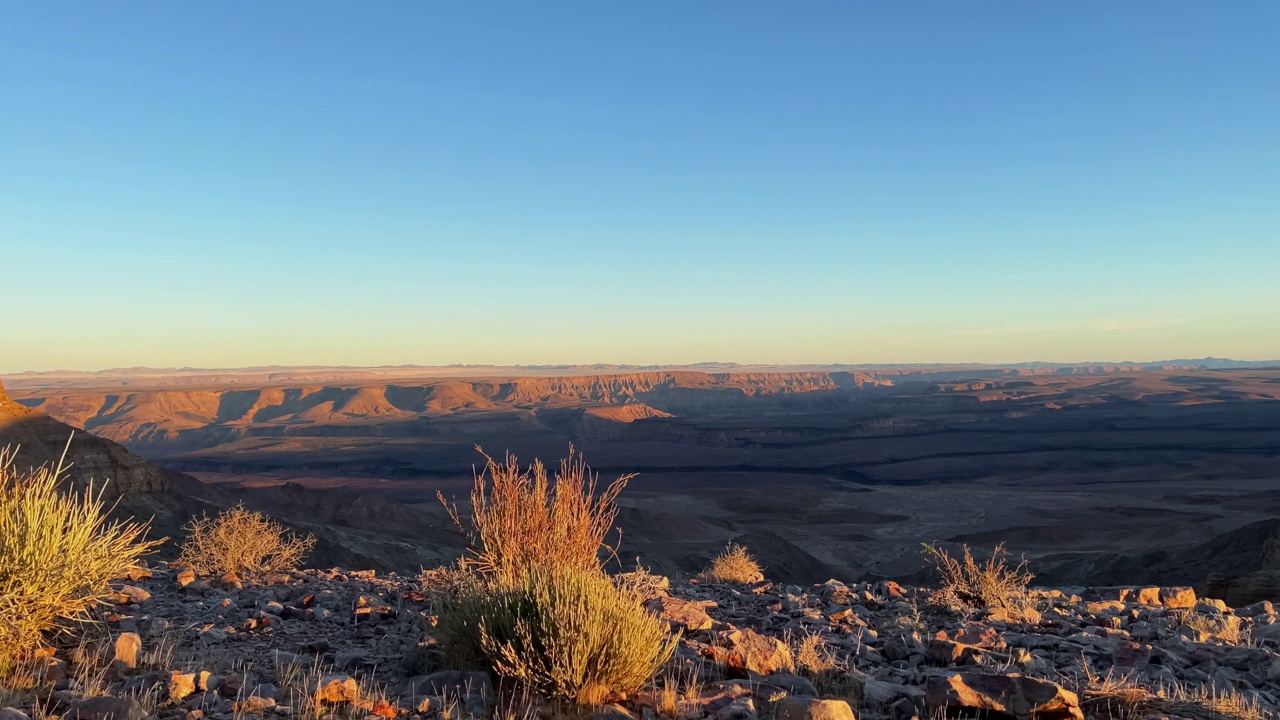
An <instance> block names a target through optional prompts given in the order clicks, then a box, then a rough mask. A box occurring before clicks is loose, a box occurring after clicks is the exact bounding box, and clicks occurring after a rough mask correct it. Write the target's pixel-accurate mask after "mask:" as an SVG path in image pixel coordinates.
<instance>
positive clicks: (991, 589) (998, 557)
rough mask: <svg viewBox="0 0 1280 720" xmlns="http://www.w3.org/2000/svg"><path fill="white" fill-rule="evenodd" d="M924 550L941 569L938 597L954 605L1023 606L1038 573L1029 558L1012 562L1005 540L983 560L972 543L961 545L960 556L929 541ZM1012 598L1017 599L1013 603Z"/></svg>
mask: <svg viewBox="0 0 1280 720" xmlns="http://www.w3.org/2000/svg"><path fill="white" fill-rule="evenodd" d="M924 553H925V555H926V556H927V557H928V558H929V560H931V561H932V562H933V566H934V569H935V570H937V572H938V581H939V584H938V590H937V591H936V592H935V593H934V600H936V601H937V602H939V603H941V604H943V605H947V606H949V607H952V608H968V609H975V610H980V609H984V608H989V607H996V606H998V607H1003V608H1010V607H1014V606H1019V607H1020V606H1021V605H1022V604H1023V603H1022V602H1021V601H1022V599H1024V598H1025V596H1026V593H1027V586H1028V585H1029V584H1030V583H1031V579H1032V577H1034V576H1033V575H1032V574H1031V573H1030V572H1029V571H1028V570H1027V561H1026V560H1025V559H1023V560H1021V561H1020V562H1018V564H1016V565H1014V564H1011V563H1010V562H1009V560H1008V553H1007V552H1005V549H1004V543H1001V544H999V545H996V547H995V549H994V550H992V551H991V557H990V558H988V559H987V561H986V562H982V563H980V562H978V561H977V560H974V559H973V554H972V553H971V552H969V546H968V545H962V546H961V556H960V557H958V558H957V557H952V556H951V555H950V554H949V553H948V552H947V551H946V550H944V549H942V548H940V547H938V546H936V545H927V544H926V545H925V546H924ZM1011 598H1014V599H1015V600H1014V601H1013V602H1014V605H1013V606H1011V605H1010V601H1011ZM1015 609H1016V607H1015Z"/></svg>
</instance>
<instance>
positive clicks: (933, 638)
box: [0, 566, 1280, 720]
mask: <svg viewBox="0 0 1280 720" xmlns="http://www.w3.org/2000/svg"><path fill="white" fill-rule="evenodd" d="M645 579H646V580H648V582H646V583H645V585H646V586H647V588H648V594H649V598H648V600H647V601H646V603H647V605H648V606H649V607H650V608H651V609H652V610H653V611H654V612H657V613H659V614H660V615H661V616H662V617H663V618H664V619H665V620H667V621H668V622H669V623H671V625H672V626H673V627H675V628H678V629H680V630H681V631H683V637H682V639H681V641H680V646H679V648H678V650H677V653H676V656H675V657H674V658H673V660H672V661H671V663H670V664H669V667H668V668H667V670H665V671H664V672H663V673H662V674H661V675H660V676H659V677H658V678H657V679H656V680H655V681H654V683H653V686H652V687H651V688H650V689H648V690H645V691H643V692H640V693H638V694H636V695H635V696H632V697H628V698H619V699H618V702H617V704H615V705H610V706H606V707H603V708H596V709H593V710H591V711H590V712H591V713H592V714H594V715H596V716H597V717H598V718H600V719H601V720H603V718H610V719H611V720H626V718H640V719H643V720H656V719H657V718H660V717H666V718H673V719H677V720H704V719H709V718H714V720H753V719H755V718H769V719H771V720H851V719H852V718H853V717H854V716H855V715H857V716H861V717H864V718H885V719H887V720H908V719H909V718H936V717H943V716H953V717H954V716H964V717H977V716H983V717H988V718H1001V717H1016V718H1032V717H1035V718H1041V719H1049V720H1052V719H1055V718H1081V717H1089V718H1094V717H1097V718H1126V719H1128V718H1132V719H1133V720H1138V719H1139V718H1144V717H1162V718H1164V717H1167V718H1179V717H1182V718H1249V719H1255V718H1256V719H1260V718H1269V717H1277V716H1278V715H1277V711H1278V709H1280V654H1278V652H1277V651H1278V650H1280V618H1277V615H1276V613H1275V609H1274V608H1273V607H1272V605H1271V604H1270V603H1269V602H1260V603H1257V604H1254V605H1250V606H1248V607H1242V608H1235V609H1232V608H1228V607H1226V606H1225V605H1224V604H1223V603H1222V602H1220V601H1216V600H1211V599H1201V598H1197V597H1196V596H1195V593H1194V592H1193V591H1192V590H1191V589H1190V588H1157V587H1146V588H1141V587H1139V588H1088V589H1086V588H1061V589H1041V590H1033V591H1031V592H1030V593H1029V594H1028V597H1027V600H1028V601H1029V602H1028V604H1027V605H1025V606H1020V607H1018V608H1017V609H1016V610H1009V609H1004V608H994V609H988V610H985V611H972V612H958V611H955V610H951V609H948V608H940V607H937V606H934V605H932V604H930V602H929V600H928V594H927V592H926V591H924V590H919V589H912V588H904V587H901V586H899V585H897V584H895V583H892V582H881V583H876V584H860V585H845V584H842V583H840V582H836V581H829V582H827V583H824V584H821V585H816V586H810V587H797V586H782V585H775V584H772V583H769V582H767V581H765V582H760V583H755V584H745V585H732V584H703V583H696V582H687V583H680V584H677V585H669V584H668V583H667V582H666V579H665V578H661V577H658V576H648V577H647V578H645ZM424 582H425V583H427V584H428V585H429V584H430V582H431V581H430V580H429V577H428V578H427V579H420V578H416V577H415V578H409V577H396V576H394V575H390V576H378V575H375V574H374V573H372V572H343V571H340V570H332V571H323V570H305V571H295V572H290V573H282V574H279V575H276V576H272V577H267V578H264V579H263V580H262V581H261V582H255V583H249V582H244V581H241V580H240V579H238V578H236V577H234V576H226V577H221V578H198V577H195V576H194V575H192V574H191V573H190V572H189V571H181V572H180V571H177V570H174V569H169V568H167V567H163V566H161V567H157V568H154V569H152V570H151V571H150V572H149V573H140V574H139V576H137V577H134V578H131V579H129V580H127V581H125V582H122V583H120V584H119V585H117V593H116V596H115V597H114V598H113V599H114V601H115V602H116V604H115V605H114V606H112V607H110V608H109V609H108V611H107V612H106V613H105V614H104V617H103V620H104V622H103V623H102V624H100V625H98V626H95V627H91V628H88V629H87V630H86V631H85V632H84V633H82V634H81V635H80V636H78V637H77V638H75V639H74V640H68V641H66V642H64V643H63V644H62V646H60V647H57V648H49V649H48V650H47V651H46V652H45V653H44V655H43V656H42V658H41V659H40V660H39V662H38V663H37V665H36V667H34V668H32V671H31V673H32V678H31V680H32V682H30V683H28V684H29V685H31V687H30V688H29V689H23V688H9V689H0V708H3V709H0V720H24V718H35V719H36V720H39V719H40V718H52V717H62V718H79V719H81V720H145V719H146V718H152V717H154V718H162V719H170V720H177V719H179V718H181V719H182V720H242V719H243V718H246V717H248V716H255V717H266V718H272V717H277V718H301V719H304V720H323V719H326V718H361V719H362V720H376V719H377V718H387V719H390V718H396V717H403V718H406V720H413V719H416V718H422V719H425V718H446V719H449V720H452V719H453V718H460V717H470V716H476V717H480V716H489V717H500V718H504V719H505V718H522V719H529V720H531V719H532V718H533V717H535V716H540V715H553V716H555V715H561V714H565V713H567V712H568V711H567V710H566V709H565V708H555V707H551V706H547V705H538V704H537V703H533V702H529V701H528V699H527V698H522V697H521V696H520V695H519V694H518V693H512V692H506V691H504V689H503V688H502V687H500V686H499V685H497V684H495V683H494V682H493V681H491V680H490V678H489V677H487V676H486V675H485V674H483V673H479V672H462V671H455V670H448V669H445V668H444V667H443V657H442V654H441V652H440V651H439V648H438V647H437V646H436V644H435V641H434V639H433V638H432V628H433V625H434V618H433V615H432V611H431V607H430V602H429V600H428V598H429V596H430V587H424Z"/></svg>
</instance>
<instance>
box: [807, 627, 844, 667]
mask: <svg viewBox="0 0 1280 720" xmlns="http://www.w3.org/2000/svg"><path fill="white" fill-rule="evenodd" d="M796 663H797V664H799V665H800V667H801V669H802V670H804V671H807V672H809V673H815V674H816V673H821V672H826V671H828V670H834V669H836V668H837V667H838V666H839V664H838V663H837V662H836V659H835V656H834V655H833V654H832V653H831V651H830V650H829V649H828V648H827V643H826V641H825V640H823V639H822V636H821V635H818V634H817V633H810V634H808V635H805V636H804V637H803V638H801V640H800V644H799V645H797V646H796Z"/></svg>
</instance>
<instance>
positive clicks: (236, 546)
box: [178, 504, 316, 575]
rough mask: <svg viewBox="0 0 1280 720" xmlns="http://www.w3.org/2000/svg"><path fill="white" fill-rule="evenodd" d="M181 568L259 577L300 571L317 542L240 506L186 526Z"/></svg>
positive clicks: (198, 519)
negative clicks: (287, 571) (298, 568)
mask: <svg viewBox="0 0 1280 720" xmlns="http://www.w3.org/2000/svg"><path fill="white" fill-rule="evenodd" d="M185 529H186V530H187V539H186V540H185V541H183V543H182V552H181V554H180V555H179V557H178V564H179V565H180V566H182V567H186V568H190V569H192V570H194V571H196V572H199V573H214V572H217V573H227V572H231V573H237V574H241V575H257V574H262V573H271V572H280V571H282V570H290V569H293V568H297V567H298V566H300V565H301V564H302V561H303V559H304V558H305V557H306V555H307V553H308V552H310V550H311V548H312V547H314V546H315V543H316V540H315V538H314V537H313V536H311V535H309V534H297V533H293V532H289V531H287V530H285V529H284V526H283V525H281V524H280V523H278V522H276V521H275V520H272V519H271V518H269V517H267V516H266V515H263V514H262V513H260V512H256V511H252V510H249V509H247V508H245V506H244V505H242V504H238V505H236V506H235V507H232V508H228V509H227V510H224V511H222V512H221V513H219V514H218V516H217V517H209V516H208V515H202V516H200V517H198V518H194V519H192V521H191V522H190V523H189V524H188V525H187V526H186V528H185Z"/></svg>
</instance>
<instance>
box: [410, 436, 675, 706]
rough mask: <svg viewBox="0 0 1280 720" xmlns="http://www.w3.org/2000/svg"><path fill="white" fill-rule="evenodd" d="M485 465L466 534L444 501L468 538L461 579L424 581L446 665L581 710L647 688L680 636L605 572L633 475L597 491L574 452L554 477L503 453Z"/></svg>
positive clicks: (448, 576) (632, 585)
mask: <svg viewBox="0 0 1280 720" xmlns="http://www.w3.org/2000/svg"><path fill="white" fill-rule="evenodd" d="M485 459H486V460H487V464H486V465H485V469H484V471H483V472H480V473H477V474H476V476H475V486H474V488H473V489H472V493H471V503H472V515H471V518H470V527H468V526H467V525H465V524H464V523H463V521H462V518H461V516H460V514H459V512H458V510H457V508H456V507H455V506H450V505H449V504H448V503H445V507H446V508H448V509H449V512H450V515H451V516H452V518H453V520H454V522H455V523H456V524H457V526H458V528H459V530H461V531H462V533H463V534H464V535H465V536H466V537H467V538H468V544H469V548H468V556H467V557H466V558H464V560H463V562H462V566H463V568H464V569H465V570H467V571H468V572H464V573H460V574H459V573H456V572H446V573H444V574H443V575H441V576H440V577H437V578H433V579H435V580H437V582H434V583H430V584H428V585H427V587H428V588H429V589H430V592H431V593H432V600H433V603H435V605H436V607H437V609H438V611H439V619H438V626H437V631H438V633H439V634H440V636H441V639H442V641H443V644H444V646H445V650H446V656H447V659H448V660H449V661H451V663H452V664H454V665H455V666H461V667H468V666H470V667H475V666H482V667H487V668H488V669H489V670H491V671H492V672H494V673H495V674H497V675H498V676H500V677H503V678H506V679H509V680H512V681H515V682H516V683H518V684H519V685H521V686H523V687H524V688H525V689H526V690H527V691H531V692H537V693H540V694H543V695H547V696H550V697H552V698H557V699H560V700H567V701H570V702H576V703H582V704H595V703H599V702H602V701H604V700H605V699H606V698H609V697H613V696H619V695H624V694H627V693H631V692H634V691H636V690H638V689H640V688H641V687H643V686H644V684H645V683H646V682H648V680H649V679H650V678H651V677H653V675H654V673H656V672H657V671H658V669H659V668H661V667H662V665H663V663H665V662H666V661H667V659H668V658H669V657H670V656H671V653H672V651H673V650H674V649H675V646H676V639H677V638H675V637H673V636H672V635H671V634H670V632H669V630H668V629H667V626H666V624H665V623H663V622H662V621H660V620H659V619H658V618H657V617H655V616H654V615H652V614H650V613H649V612H647V611H646V610H645V609H644V608H643V607H641V605H640V596H641V594H642V589H643V588H642V586H643V585H645V584H646V583H645V581H643V580H642V579H640V578H631V579H628V580H624V581H622V582H621V583H620V585H621V586H619V585H616V584H615V581H614V579H612V578H610V577H609V576H608V575H606V574H605V573H604V571H603V565H602V562H601V554H602V551H609V550H610V548H609V547H608V546H607V545H606V544H605V539H606V536H607V535H608V533H609V531H610V530H611V529H612V527H613V521H614V519H615V518H616V517H617V513H618V510H617V506H616V505H615V504H614V501H615V500H616V499H617V496H618V493H620V492H621V491H622V488H623V487H624V486H625V485H626V483H627V481H628V480H630V479H631V477H632V476H630V475H627V476H623V477H620V478H618V479H617V480H615V481H614V482H613V483H611V484H610V485H609V486H608V487H607V488H605V489H604V490H603V491H601V492H599V493H597V485H596V483H597V476H596V475H595V474H594V473H592V472H591V470H590V468H589V467H588V466H587V464H586V462H585V461H584V460H583V459H582V456H581V455H580V454H575V453H574V452H573V448H572V447H570V448H569V457H568V458H566V459H565V460H562V461H561V463H560V470H559V472H557V473H556V475H555V478H554V481H552V480H551V479H549V478H548V477H547V472H546V469H545V468H544V467H543V465H542V463H541V462H538V461H534V463H533V464H532V465H530V466H529V467H528V468H527V469H521V467H520V465H519V463H518V462H517V461H516V458H515V457H513V456H511V455H508V456H507V458H506V461H505V462H503V463H498V462H497V461H495V460H494V459H493V458H490V457H488V456H485ZM440 499H441V502H444V498H443V497H441V498H440Z"/></svg>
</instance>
